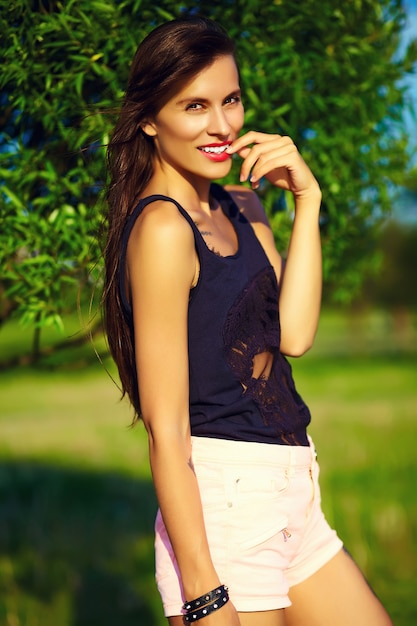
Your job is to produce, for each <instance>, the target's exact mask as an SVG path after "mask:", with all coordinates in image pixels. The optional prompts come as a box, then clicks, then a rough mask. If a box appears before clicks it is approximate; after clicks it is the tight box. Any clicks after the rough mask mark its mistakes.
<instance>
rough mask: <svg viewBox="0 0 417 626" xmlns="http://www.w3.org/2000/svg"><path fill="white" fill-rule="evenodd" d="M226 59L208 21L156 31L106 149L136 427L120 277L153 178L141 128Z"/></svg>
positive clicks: (116, 338)
mask: <svg viewBox="0 0 417 626" xmlns="http://www.w3.org/2000/svg"><path fill="white" fill-rule="evenodd" d="M224 55H233V56H234V55H235V46H234V43H233V41H232V40H231V39H230V38H229V37H228V35H227V34H226V33H225V31H224V30H223V29H222V28H221V27H220V26H219V25H218V24H216V23H215V22H212V21H211V20H209V19H206V18H203V17H193V18H184V19H177V20H173V21H171V22H167V23H165V24H163V25H161V26H158V27H157V28H155V29H154V30H153V31H152V32H151V33H150V34H149V35H148V36H147V37H146V38H145V39H144V40H143V42H142V43H141V44H140V45H139V47H138V49H137V51H136V54H135V56H134V58H133V62H132V66H131V69H130V75H129V80H128V85H127V89H126V93H125V96H124V100H123V103H122V107H121V111H120V114H119V119H118V122H117V124H116V126H115V128H114V131H113V135H112V138H111V140H110V142H109V145H108V148H107V165H108V171H109V186H108V191H107V205H108V213H107V225H106V229H107V234H106V243H105V250H104V260H105V282H104V291H103V305H104V307H103V310H104V326H105V330H106V334H107V340H108V343H109V347H110V351H111V354H112V356H113V358H114V360H115V362H116V365H117V367H118V370H119V376H120V381H121V388H122V396H125V395H126V394H127V396H128V397H129V399H130V401H131V403H132V405H133V408H134V411H135V417H134V421H135V420H136V419H137V418H138V417H140V400H139V389H138V383H137V374H136V365H135V352H134V344H133V336H132V334H133V333H132V329H131V327H130V326H129V324H127V322H126V320H125V317H124V313H123V309H122V306H121V302H120V294H119V289H118V274H119V271H120V251H121V239H122V234H123V228H124V224H125V221H126V217H127V215H129V213H130V212H131V211H132V209H133V208H134V206H135V205H136V203H137V201H138V200H139V199H140V197H141V194H142V193H143V191H144V189H145V187H146V186H147V184H148V183H149V181H150V179H151V177H152V175H153V162H154V158H155V146H154V141H153V138H151V137H148V136H147V135H146V134H145V133H144V132H143V131H142V128H141V126H142V125H143V123H144V122H145V121H150V120H152V119H153V117H154V116H155V115H156V114H157V113H158V112H159V111H160V110H161V108H162V107H163V106H164V105H165V104H166V102H167V101H168V100H169V99H170V98H171V97H173V95H174V94H175V93H177V92H178V91H179V90H180V89H181V88H182V86H184V85H185V84H186V83H187V82H188V81H190V80H191V79H192V78H193V77H194V76H196V75H197V74H198V73H199V72H201V71H202V70H203V69H205V68H206V67H208V66H209V65H211V64H212V63H213V61H214V60H215V59H217V58H218V57H220V56H224ZM167 349H169V347H168V346H167Z"/></svg>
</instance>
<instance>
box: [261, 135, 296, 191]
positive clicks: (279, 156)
mask: <svg viewBox="0 0 417 626" xmlns="http://www.w3.org/2000/svg"><path fill="white" fill-rule="evenodd" d="M298 162H300V165H301V159H300V158H299V153H298V150H297V148H296V147H295V146H294V144H293V145H292V146H285V147H280V148H277V149H275V150H270V151H268V152H266V153H264V154H261V155H259V157H258V159H257V160H256V162H255V163H254V165H253V168H252V171H251V176H250V180H251V182H255V181H258V180H260V179H261V178H262V176H265V175H266V174H268V173H269V172H271V171H272V170H279V169H282V168H285V169H286V170H290V169H293V168H295V167H297V163H298Z"/></svg>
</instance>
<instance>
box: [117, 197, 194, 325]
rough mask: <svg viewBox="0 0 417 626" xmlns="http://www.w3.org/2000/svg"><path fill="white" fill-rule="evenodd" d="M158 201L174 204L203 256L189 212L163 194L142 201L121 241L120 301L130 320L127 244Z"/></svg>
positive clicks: (130, 215) (129, 220)
mask: <svg viewBox="0 0 417 626" xmlns="http://www.w3.org/2000/svg"><path fill="white" fill-rule="evenodd" d="M158 200H165V201H166V202H172V204H175V206H176V207H177V209H178V211H179V212H180V213H181V215H182V216H183V217H184V218H185V219H186V220H187V222H188V223H189V224H190V226H191V228H192V230H193V233H194V239H195V241H196V246H197V250H198V252H199V255H200V256H201V250H202V246H201V241H200V240H201V234H200V231H199V230H198V228H197V226H196V225H195V224H194V222H193V220H192V219H191V217H190V216H189V214H188V213H187V211H186V210H185V209H184V208H183V207H182V206H181V205H180V204H179V202H177V201H176V200H174V198H170V197H169V196H164V195H161V194H153V195H151V196H147V197H146V198H143V199H142V200H139V202H138V204H137V205H136V206H135V208H134V209H133V211H132V212H131V213H130V214H129V216H128V217H127V220H126V224H125V226H124V230H123V234H122V241H121V251H120V264H119V272H118V280H119V294H120V300H121V303H122V306H123V309H124V310H125V312H126V313H127V315H128V317H129V318H131V316H132V307H131V306H130V302H129V300H128V298H127V294H126V288H125V274H126V272H125V269H126V254H127V244H128V242H129V237H130V234H131V232H132V230H133V227H134V225H135V223H136V220H137V219H138V217H139V216H140V214H141V213H142V211H143V210H144V209H145V208H146V207H147V206H148V204H151V203H152V202H157V201H158Z"/></svg>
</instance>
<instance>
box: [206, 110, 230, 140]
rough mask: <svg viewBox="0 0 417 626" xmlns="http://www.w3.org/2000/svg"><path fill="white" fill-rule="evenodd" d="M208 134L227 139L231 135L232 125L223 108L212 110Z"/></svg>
mask: <svg viewBox="0 0 417 626" xmlns="http://www.w3.org/2000/svg"><path fill="white" fill-rule="evenodd" d="M207 132H208V133H209V135H217V136H220V137H227V136H228V135H229V133H230V124H229V121H228V119H227V114H226V112H225V111H224V109H223V107H216V108H213V109H212V111H211V115H210V121H209V125H208V128H207Z"/></svg>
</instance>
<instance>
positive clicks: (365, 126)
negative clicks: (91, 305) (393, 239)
mask: <svg viewBox="0 0 417 626" xmlns="http://www.w3.org/2000/svg"><path fill="white" fill-rule="evenodd" d="M0 9H1V12H0V32H1V33H2V37H1V41H0V54H1V58H2V59H3V63H2V72H1V75H0V88H1V95H0V104H1V113H0V123H1V126H2V129H3V132H2V136H1V140H0V179H1V180H2V182H1V199H0V202H1V204H0V292H2V294H3V295H2V299H3V305H2V306H1V307H0V315H2V316H3V318H4V319H6V318H7V317H8V316H9V315H11V314H12V313H13V312H14V314H15V315H17V316H19V318H20V319H21V320H22V322H24V323H26V324H31V325H33V326H34V327H35V328H37V329H40V328H42V327H43V326H45V325H47V324H57V325H59V324H61V315H62V313H63V312H64V311H65V309H66V307H68V292H70V293H73V291H74V287H78V286H81V288H82V290H83V291H84V292H89V291H91V288H92V283H94V282H95V281H96V280H99V278H98V277H99V275H100V267H101V266H100V251H99V247H98V244H97V238H96V234H97V230H98V227H99V224H100V221H101V217H100V203H99V202H97V199H98V196H99V193H100V190H101V188H102V185H103V181H104V153H103V150H102V148H100V146H101V145H102V144H105V142H106V138H107V136H108V133H109V131H110V130H111V127H112V124H113V116H112V114H111V112H110V111H111V109H112V107H114V106H115V105H117V104H118V102H119V100H120V97H121V94H122V90H123V88H124V85H125V83H126V79H127V73H128V68H129V63H130V60H131V58H132V56H133V53H134V50H135V48H136V46H137V44H138V42H139V41H140V40H141V39H142V37H143V36H144V35H145V34H146V33H147V32H148V31H149V30H150V29H151V28H153V27H154V26H155V25H157V24H158V23H160V22H162V21H165V20H167V19H171V18H173V17H176V16H178V15H180V14H182V13H184V12H186V11H192V12H201V13H202V14H203V15H207V16H209V17H212V18H214V19H216V20H218V21H219V22H220V23H221V24H222V25H223V26H224V27H225V28H226V29H227V30H228V31H229V33H230V34H231V35H232V36H233V37H234V38H235V39H236V42H237V45H238V53H239V61H240V64H241V74H242V87H243V94H244V104H245V107H246V125H247V128H256V129H257V130H262V131H265V132H280V133H285V134H288V135H291V136H292V137H293V139H294V141H295V142H296V144H297V145H298V147H299V148H300V150H301V152H302V153H303V155H304V156H305V158H306V159H307V161H308V162H309V164H310V165H311V167H312V169H313V171H314V172H315V173H316V175H317V177H318V178H319V180H320V183H321V185H322V188H323V212H322V233H323V245H324V259H325V263H324V266H325V278H326V284H327V285H328V289H329V290H331V291H332V294H333V296H334V297H335V298H336V299H339V300H345V301H346V300H348V299H350V298H351V297H352V296H353V295H354V294H355V293H356V292H357V291H358V289H359V287H360V285H361V283H362V279H363V275H364V273H366V272H365V270H368V269H369V267H372V265H373V264H374V260H375V258H376V257H375V255H374V254H373V245H374V241H375V237H374V232H375V223H376V221H377V220H378V219H380V218H381V217H382V216H384V215H385V214H386V213H387V212H388V211H389V209H390V205H391V187H392V182H391V181H394V180H396V178H398V176H399V173H401V172H403V171H404V170H405V169H406V165H407V152H406V146H407V136H406V132H405V130H404V127H403V124H402V115H403V110H404V107H405V106H406V104H407V93H406V90H405V88H404V87H401V79H402V78H403V77H404V75H405V74H406V73H408V72H412V71H413V70H414V68H415V62H416V59H417V44H416V42H413V43H411V44H410V45H409V46H408V48H407V50H406V51H405V52H404V53H403V55H402V56H401V57H400V56H399V55H398V53H397V51H398V46H399V41H400V37H401V32H402V28H403V26H404V23H405V17H406V16H405V12H404V7H403V3H402V1H401V0H352V1H351V2H342V0H323V1H322V2H320V3H319V4H318V3H317V2H316V1H315V0H303V2H299V1H295V0H275V1H274V2H271V1H270V0H268V1H266V0H210V2H207V1H206V0H200V1H198V0H195V1H194V2H190V3H188V2H186V1H185V2H174V1H173V0H161V1H160V2H158V5H157V6H156V5H155V3H154V2H151V1H150V0H142V1H141V0H106V1H104V0H69V1H68V2H62V1H58V0H37V1H35V0H33V1H31V0H20V1H16V0H15V1H14V0H11V1H8V2H5V1H4V0H2V3H1V5H0ZM236 167H237V165H236ZM235 176H236V171H235V172H234V173H233V175H232V178H233V177H235ZM260 193H261V194H262V196H263V200H264V203H265V206H266V208H267V210H268V212H269V214H270V217H271V220H272V224H273V228H274V232H275V234H276V238H277V243H278V245H279V246H280V248H281V249H282V248H285V246H286V242H287V238H288V233H289V229H290V222H291V200H290V198H285V197H284V196H283V195H282V194H281V193H280V192H279V191H278V190H275V189H271V188H269V187H267V186H265V187H264V188H261V190H260ZM97 262H98V265H97ZM86 285H87V287H85V286H86ZM72 298H73V296H72ZM72 306H73V305H72Z"/></svg>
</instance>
